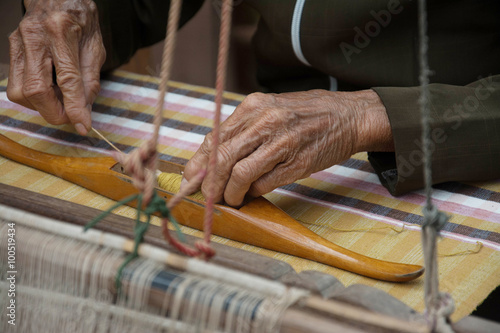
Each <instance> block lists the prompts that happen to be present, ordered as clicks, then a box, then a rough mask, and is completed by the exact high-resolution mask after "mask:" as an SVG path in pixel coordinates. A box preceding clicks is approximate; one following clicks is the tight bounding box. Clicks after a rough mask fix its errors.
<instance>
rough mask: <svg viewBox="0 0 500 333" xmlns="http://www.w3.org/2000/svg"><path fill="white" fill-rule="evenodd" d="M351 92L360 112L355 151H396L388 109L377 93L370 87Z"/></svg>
mask: <svg viewBox="0 0 500 333" xmlns="http://www.w3.org/2000/svg"><path fill="white" fill-rule="evenodd" d="M350 94H352V96H353V98H354V99H355V100H356V104H357V106H356V108H357V109H358V110H357V112H358V114H359V116H358V118H359V121H358V123H357V132H358V135H357V145H356V147H357V148H356V151H355V152H364V151H381V152H388V151H394V140H393V138H392V129H391V125H390V122H389V118H388V116H387V111H386V109H385V106H384V104H383V103H382V101H381V100H380V97H379V96H378V95H377V93H375V92H374V91H373V90H371V89H370V90H363V91H356V92H352V93H350Z"/></svg>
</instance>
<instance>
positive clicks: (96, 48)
mask: <svg viewBox="0 0 500 333" xmlns="http://www.w3.org/2000/svg"><path fill="white" fill-rule="evenodd" d="M93 38H94V39H93V40H92V41H91V42H90V43H88V44H87V45H86V46H85V47H84V48H82V51H81V52H80V68H81V72H82V80H83V86H84V91H85V100H86V102H87V105H92V103H94V101H95V99H96V98H97V95H98V94H99V90H100V89H101V84H100V72H101V67H102V65H103V64H104V61H105V59H106V50H105V48H104V45H103V43H102V38H101V35H100V34H99V33H96V34H95V36H94V37H93Z"/></svg>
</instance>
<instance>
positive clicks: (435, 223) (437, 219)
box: [422, 205, 450, 232]
mask: <svg viewBox="0 0 500 333" xmlns="http://www.w3.org/2000/svg"><path fill="white" fill-rule="evenodd" d="M422 212H423V214H424V223H423V225H422V227H431V228H433V229H434V230H436V232H439V231H441V230H442V229H443V228H444V226H445V225H446V223H448V220H449V219H450V217H449V216H448V215H447V214H446V213H444V212H442V211H440V210H438V209H437V207H436V206H434V205H430V206H426V207H424V208H423V209H422Z"/></svg>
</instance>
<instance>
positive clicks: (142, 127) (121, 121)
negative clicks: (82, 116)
mask: <svg viewBox="0 0 500 333" xmlns="http://www.w3.org/2000/svg"><path fill="white" fill-rule="evenodd" d="M92 119H93V120H94V121H97V122H100V123H106V124H113V125H115V126H119V127H121V128H128V129H130V130H133V131H142V132H144V133H146V134H149V133H153V130H154V125H153V124H150V123H145V122H142V121H138V120H134V119H128V118H123V117H117V116H112V115H108V114H103V113H95V112H93V113H92ZM160 136H161V137H167V138H171V139H174V140H180V139H182V140H183V141H187V142H190V143H196V144H200V145H201V143H202V142H203V139H204V138H205V136H204V135H202V134H197V133H191V132H186V131H182V130H178V129H175V128H169V127H164V126H162V127H160Z"/></svg>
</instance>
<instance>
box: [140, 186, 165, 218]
mask: <svg viewBox="0 0 500 333" xmlns="http://www.w3.org/2000/svg"><path fill="white" fill-rule="evenodd" d="M154 213H159V215H160V216H161V217H169V218H170V217H171V216H170V210H169V209H168V208H167V205H166V204H165V200H163V199H162V198H161V197H160V196H159V195H158V194H157V193H156V191H154V192H153V197H152V198H151V201H150V202H149V204H148V205H147V206H146V208H145V209H144V214H146V215H153V214H154Z"/></svg>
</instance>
